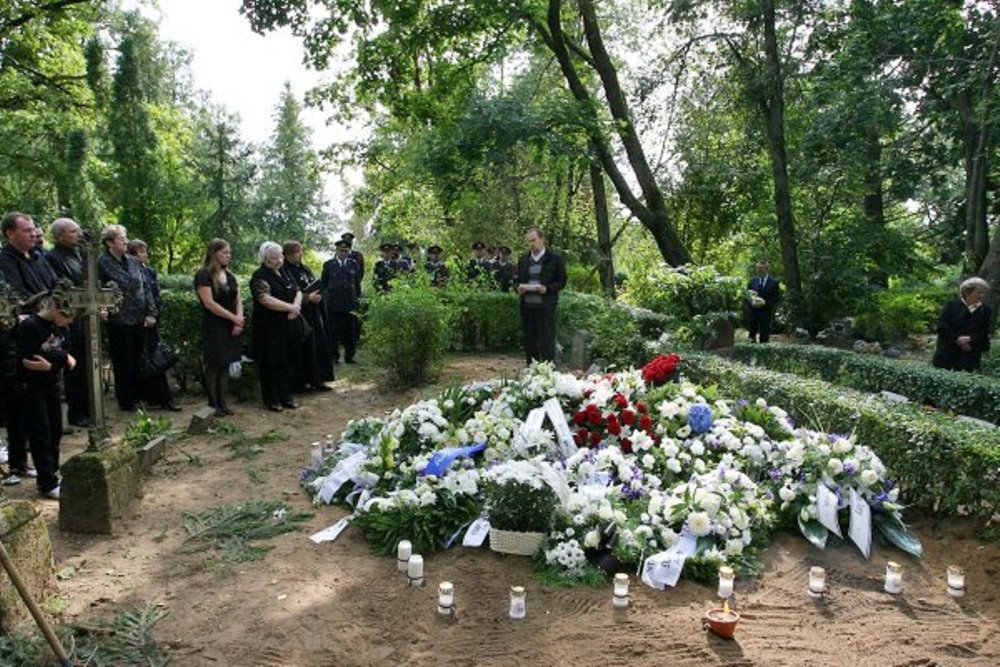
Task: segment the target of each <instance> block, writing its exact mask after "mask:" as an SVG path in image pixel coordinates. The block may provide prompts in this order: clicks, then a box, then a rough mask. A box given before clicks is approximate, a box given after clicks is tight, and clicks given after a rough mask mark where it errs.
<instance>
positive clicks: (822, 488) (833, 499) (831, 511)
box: [816, 483, 844, 539]
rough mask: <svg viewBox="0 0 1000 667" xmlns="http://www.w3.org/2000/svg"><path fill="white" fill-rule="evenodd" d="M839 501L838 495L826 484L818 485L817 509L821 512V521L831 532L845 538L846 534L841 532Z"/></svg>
mask: <svg viewBox="0 0 1000 667" xmlns="http://www.w3.org/2000/svg"><path fill="white" fill-rule="evenodd" d="M838 503H839V501H838V500H837V495H836V494H835V493H833V492H832V491H831V490H830V489H828V488H826V484H823V483H820V484H819V485H818V486H817V487H816V509H817V511H818V514H819V522H820V523H821V524H823V525H824V526H825V527H826V529H827V530H829V531H830V532H831V533H833V534H834V535H836V536H837V537H839V538H841V539H843V537H844V535H843V534H842V533H841V532H840V521H838V520H837V505H838Z"/></svg>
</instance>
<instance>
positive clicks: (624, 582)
mask: <svg viewBox="0 0 1000 667" xmlns="http://www.w3.org/2000/svg"><path fill="white" fill-rule="evenodd" d="M611 603H612V604H614V606H615V607H617V608H619V609H624V608H625V607H627V606H628V575H627V574H625V573H624V572H620V573H618V574H616V575H615V589H614V595H613V596H612V598H611Z"/></svg>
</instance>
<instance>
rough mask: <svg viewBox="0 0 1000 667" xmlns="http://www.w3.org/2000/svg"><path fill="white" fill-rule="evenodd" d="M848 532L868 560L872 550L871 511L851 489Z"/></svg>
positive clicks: (859, 495) (862, 499)
mask: <svg viewBox="0 0 1000 667" xmlns="http://www.w3.org/2000/svg"><path fill="white" fill-rule="evenodd" d="M848 532H849V534H850V536H851V539H852V540H854V543H855V544H857V545H858V549H860V550H861V553H862V554H863V555H864V557H865V558H868V557H869V556H870V555H871V550H872V510H871V508H870V507H869V506H868V503H866V502H865V499H864V498H862V497H861V494H860V493H858V492H857V491H855V490H854V489H851V527H850V529H849V531H848Z"/></svg>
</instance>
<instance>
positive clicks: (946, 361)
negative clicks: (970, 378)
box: [931, 278, 993, 372]
mask: <svg viewBox="0 0 1000 667" xmlns="http://www.w3.org/2000/svg"><path fill="white" fill-rule="evenodd" d="M989 291H990V284H989V283H988V282H986V281H985V280H983V279H982V278H969V279H968V280H966V281H965V282H963V283H962V285H961V287H959V288H958V298H957V299H953V300H951V301H949V302H948V303H946V304H945V305H944V308H943V309H942V310H941V317H940V318H939V319H938V338H937V349H935V350H934V359H933V361H932V362H931V363H933V364H934V365H935V366H937V367H938V368H948V369H951V370H953V371H967V372H972V371H975V370H978V369H979V362H980V357H981V356H982V354H983V352H987V351H989V349H990V333H991V331H992V328H993V311H992V310H990V307H989V306H987V305H986V304H985V303H983V297H985V296H986V294H987V293H988V292H989Z"/></svg>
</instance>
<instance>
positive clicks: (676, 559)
mask: <svg viewBox="0 0 1000 667" xmlns="http://www.w3.org/2000/svg"><path fill="white" fill-rule="evenodd" d="M697 550H698V540H697V538H695V537H694V536H693V535H690V534H685V535H681V539H680V541H678V542H677V544H675V545H674V546H672V547H670V548H669V549H667V550H666V551H661V552H660V553H658V554H654V555H652V556H650V557H649V558H647V559H646V560H645V562H644V563H643V564H642V583H644V584H646V585H647V586H649V587H650V588H655V589H656V590H658V591H662V590H664V589H665V588H666V587H667V586H670V587H671V588H672V587H674V586H676V585H677V582H678V581H679V580H680V578H681V572H682V571H683V570H684V561H686V560H687V559H688V558H690V557H691V556H694V555H695V553H696V552H697Z"/></svg>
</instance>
